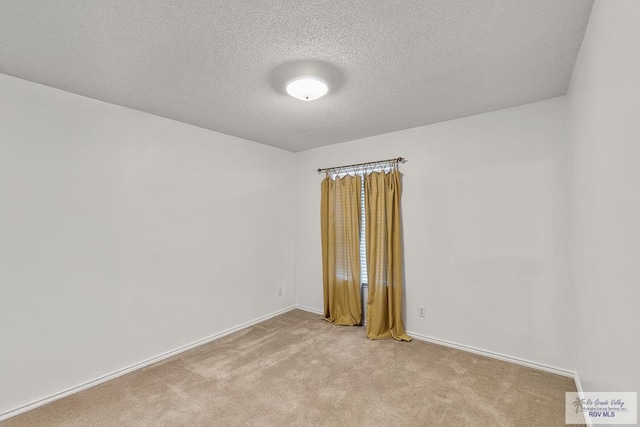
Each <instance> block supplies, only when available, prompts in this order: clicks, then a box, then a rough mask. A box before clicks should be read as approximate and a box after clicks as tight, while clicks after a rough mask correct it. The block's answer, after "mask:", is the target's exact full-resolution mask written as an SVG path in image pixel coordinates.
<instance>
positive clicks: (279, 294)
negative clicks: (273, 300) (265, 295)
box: [278, 288, 282, 297]
mask: <svg viewBox="0 0 640 427" xmlns="http://www.w3.org/2000/svg"><path fill="white" fill-rule="evenodd" d="M278 296H279V297H281V296H282V288H278Z"/></svg>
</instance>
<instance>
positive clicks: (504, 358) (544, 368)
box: [407, 331, 576, 379]
mask: <svg viewBox="0 0 640 427" xmlns="http://www.w3.org/2000/svg"><path fill="white" fill-rule="evenodd" d="M407 334H408V335H409V336H411V337H413V338H415V339H418V340H420V341H426V342H430V343H432V344H438V345H442V346H445V347H451V348H455V349H456V350H462V351H467V352H469V353H475V354H479V355H480V356H486V357H490V358H492V359H498V360H502V361H504V362H511V363H515V364H517V365H522V366H526V367H528V368H532V369H538V370H541V371H545V372H550V373H552V374H556V375H562V376H563V377H570V378H574V379H575V377H576V374H575V372H572V371H568V370H566V369H562V368H556V367H554V366H548V365H544V364H541V363H536V362H531V361H529V360H525V359H520V358H518V357H513V356H506V355H504V354H500V353H495V352H493V351H488V350H483V349H481V348H476V347H472V346H468V345H463V344H458V343H455V342H451V341H446V340H441V339H438V338H433V337H428V336H426V335H422V334H419V333H417V332H410V331H407Z"/></svg>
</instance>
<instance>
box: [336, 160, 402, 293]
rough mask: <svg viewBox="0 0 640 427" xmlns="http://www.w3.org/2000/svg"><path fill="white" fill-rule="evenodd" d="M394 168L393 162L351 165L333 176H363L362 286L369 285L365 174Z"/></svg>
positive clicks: (361, 195) (361, 227)
mask: <svg viewBox="0 0 640 427" xmlns="http://www.w3.org/2000/svg"><path fill="white" fill-rule="evenodd" d="M392 169H393V163H392V162H380V163H376V164H375V165H368V166H366V167H358V166H354V167H349V168H348V169H346V170H345V169H342V170H339V171H338V172H337V173H334V174H333V175H332V176H331V178H336V177H340V178H342V177H343V176H345V175H347V174H348V175H360V176H362V177H363V179H362V186H361V187H360V206H361V209H360V224H361V226H360V283H361V284H362V286H367V283H368V282H369V279H368V277H367V224H366V221H367V217H366V212H365V206H364V191H365V188H364V176H365V175H366V174H369V173H371V172H385V173H388V172H390V171H391V170H392Z"/></svg>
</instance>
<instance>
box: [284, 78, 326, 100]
mask: <svg viewBox="0 0 640 427" xmlns="http://www.w3.org/2000/svg"><path fill="white" fill-rule="evenodd" d="M328 91H329V87H328V86H327V84H326V83H325V82H324V81H322V80H320V79H319V78H317V77H313V76H303V77H298V78H295V79H294V80H292V81H291V82H289V84H287V93H288V94H289V95H291V96H293V97H294V98H297V99H300V100H302V101H314V100H316V99H318V98H322V97H323V96H324V95H326V94H327V92H328Z"/></svg>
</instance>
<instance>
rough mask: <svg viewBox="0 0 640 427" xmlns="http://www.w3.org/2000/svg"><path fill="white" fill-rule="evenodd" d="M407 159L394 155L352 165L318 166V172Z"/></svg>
mask: <svg viewBox="0 0 640 427" xmlns="http://www.w3.org/2000/svg"><path fill="white" fill-rule="evenodd" d="M405 160H406V159H405V158H404V157H394V158H393V159H387V160H378V161H375V162H364V163H354V164H352V165H344V166H333V167H330V168H318V173H320V172H323V171H329V170H333V169H345V168H352V167H354V166H364V165H375V164H376V163H389V162H393V163H401V162H404V161H405Z"/></svg>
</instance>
